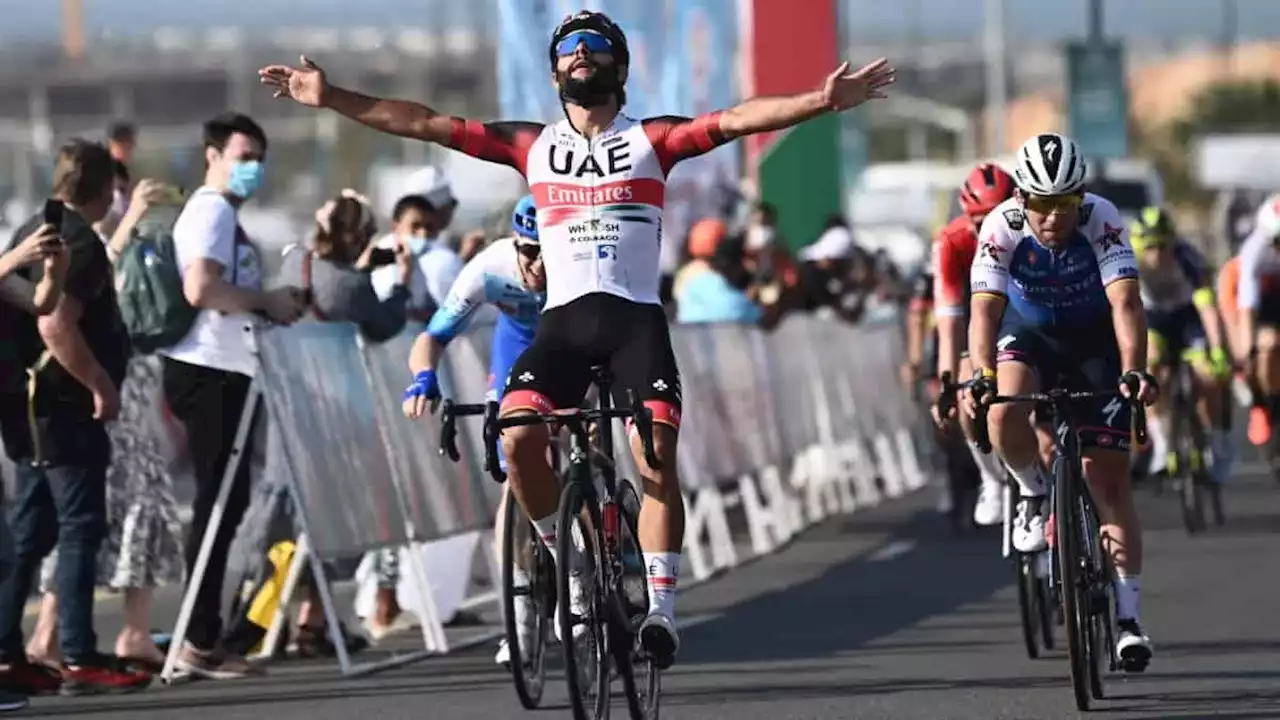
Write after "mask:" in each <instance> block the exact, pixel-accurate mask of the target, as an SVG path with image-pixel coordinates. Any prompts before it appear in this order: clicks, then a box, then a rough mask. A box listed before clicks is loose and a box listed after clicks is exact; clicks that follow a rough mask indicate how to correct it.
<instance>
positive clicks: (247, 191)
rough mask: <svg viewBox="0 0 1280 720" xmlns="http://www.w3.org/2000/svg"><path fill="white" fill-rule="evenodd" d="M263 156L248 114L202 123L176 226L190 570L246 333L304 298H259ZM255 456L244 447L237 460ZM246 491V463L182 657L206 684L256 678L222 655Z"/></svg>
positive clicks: (296, 308) (223, 455)
mask: <svg viewBox="0 0 1280 720" xmlns="http://www.w3.org/2000/svg"><path fill="white" fill-rule="evenodd" d="M266 149H267V138H266V135H265V134H264V133H263V131H262V128H261V127H259V126H258V124H257V123H256V122H254V121H253V120H252V119H251V118H249V117H247V116H245V115H239V114H234V113H227V114H224V115H219V116H218V117H216V118H214V119H212V120H210V121H208V122H206V123H205V125H204V154H205V162H206V164H207V166H208V169H207V170H206V172H205V181H204V186H203V187H201V188H200V189H199V190H197V191H196V192H195V193H194V194H192V196H191V199H190V200H189V201H188V202H187V204H186V206H185V207H184V208H183V210H182V214H181V215H179V216H178V220H177V222H176V223H175V224H174V227H173V239H174V244H175V247H176V251H177V258H178V264H179V267H180V268H181V269H182V286H183V293H184V294H185V295H186V297H187V300H188V302H190V303H191V304H192V305H193V306H195V307H197V308H199V309H200V313H199V315H198V316H197V318H196V321H195V324H194V325H193V326H192V327H191V331H190V332H189V333H187V336H186V337H185V338H183V339H182V340H181V341H179V342H178V343H177V344H176V345H174V346H173V347H171V348H168V349H166V350H163V351H162V352H161V354H162V355H164V356H165V360H164V393H165V399H166V400H167V401H168V403H169V407H170V408H171V409H172V410H173V414H174V415H175V416H176V417H177V418H178V419H179V420H181V421H182V423H183V424H184V425H186V427H187V445H188V447H187V450H188V452H189V453H190V457H191V463H192V466H193V468H194V471H195V476H196V497H195V502H194V503H193V507H192V510H193V518H192V524H191V534H190V536H189V537H188V538H187V546H186V552H187V568H188V571H190V570H191V568H192V567H193V566H194V564H195V559H196V555H197V553H198V552H199V550H200V545H201V542H202V540H203V537H204V532H205V528H206V527H207V526H208V522H209V516H210V514H211V512H212V510H213V504H214V499H215V498H216V497H217V495H218V488H219V485H220V484H221V483H222V476H223V473H224V472H225V470H226V467H227V463H228V462H229V460H230V457H231V450H232V447H233V445H234V442H235V436H236V430H237V428H238V427H239V423H240V417H241V414H242V413H243V412H244V406H245V402H246V401H247V399H248V394H249V385H250V383H251V381H252V378H253V374H254V369H255V363H254V359H253V356H252V354H251V353H250V351H249V345H248V342H247V340H248V337H247V335H248V329H249V328H250V327H251V326H252V325H253V324H254V323H255V322H258V319H257V318H259V317H265V318H267V319H270V320H272V321H274V322H276V323H282V324H287V323H291V322H293V321H295V320H297V319H298V317H299V316H301V314H302V312H303V310H304V302H303V297H304V296H303V293H302V291H301V290H300V289H298V288H292V287H285V288H280V289H277V290H272V291H264V290H263V289H262V271H261V265H260V263H259V258H258V254H257V252H256V250H255V249H254V247H253V246H252V245H251V244H250V243H249V239H248V237H247V236H246V235H245V234H244V231H243V230H242V229H241V228H240V225H239V223H238V221H237V212H238V210H239V208H240V206H241V205H242V204H243V203H244V201H245V200H247V199H248V198H250V197H252V196H253V194H254V193H255V192H257V190H258V188H259V186H260V185H261V184H262V178H263V165H262V160H263V156H264V155H265V153H266ZM250 435H252V434H250ZM250 454H251V448H249V447H245V448H244V452H243V453H241V454H240V455H239V456H238V457H248V456H249V455H250ZM249 489H250V486H249V463H241V464H240V467H239V470H238V472H237V473H236V477H235V484H234V485H233V487H232V490H231V495H230V497H229V498H228V500H227V504H226V507H225V509H224V512H225V514H224V516H223V519H222V523H221V525H220V526H219V530H218V534H217V537H216V539H215V541H214V545H213V553H212V554H211V555H210V558H209V564H208V566H207V567H206V569H205V575H204V578H203V581H202V582H201V584H200V591H199V594H198V595H197V597H196V602H195V607H194V608H193V610H192V614H191V623H190V626H189V628H188V631H187V642H186V644H185V645H184V646H183V647H182V649H181V654H180V655H179V657H178V668H179V669H181V670H185V671H187V672H190V673H192V674H193V675H198V676H200V677H205V678H211V679H229V678H235V677H243V676H245V675H248V674H250V673H251V668H250V666H249V665H248V663H246V662H245V661H244V659H243V658H234V657H226V656H224V655H223V654H222V653H221V652H220V651H219V650H218V648H219V645H220V643H219V639H220V637H221V634H222V620H221V615H222V613H221V596H222V584H223V576H224V575H225V574H226V562H227V554H228V553H227V551H228V549H229V547H230V545H231V540H232V538H233V537H234V536H235V532H236V528H237V527H238V526H239V525H240V519H241V517H242V516H243V515H244V511H245V508H246V507H247V506H248V503H249Z"/></svg>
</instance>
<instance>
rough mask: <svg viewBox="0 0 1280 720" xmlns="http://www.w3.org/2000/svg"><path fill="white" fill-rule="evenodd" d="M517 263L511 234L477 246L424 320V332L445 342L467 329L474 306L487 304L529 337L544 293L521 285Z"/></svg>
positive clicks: (478, 307)
mask: <svg viewBox="0 0 1280 720" xmlns="http://www.w3.org/2000/svg"><path fill="white" fill-rule="evenodd" d="M519 263H520V261H519V260H518V259H517V258H516V243H515V239H514V238H502V239H501V240H497V241H495V242H494V243H493V244H492V245H490V246H489V247H487V248H485V249H484V250H481V251H480V253H479V254H478V255H476V256H475V257H473V258H471V261H470V262H468V263H467V265H466V267H464V268H462V272H461V273H459V275H458V279H457V280H456V281H455V282H454V283H453V287H451V288H449V295H448V296H447V297H446V298H445V300H444V302H443V303H441V304H440V309H439V310H437V311H436V313H435V315H433V316H432V317H431V322H430V323H428V324H427V333H428V334H429V335H431V336H432V337H434V338H436V339H437V340H440V341H441V342H449V341H450V340H452V339H453V338H455V337H457V336H458V335H459V334H460V333H461V332H462V331H464V330H466V329H467V325H468V324H469V323H470V322H471V318H472V317H473V316H474V315H475V313H476V311H477V310H479V309H480V308H481V307H483V306H484V305H486V304H489V305H493V306H494V307H496V308H498V310H499V311H501V312H502V314H503V315H506V316H507V317H508V318H510V320H511V322H512V323H513V324H514V325H516V326H518V327H519V328H520V330H521V332H522V333H524V334H525V335H527V336H528V337H530V338H532V337H533V332H534V330H535V329H536V328H537V327H538V315H539V313H541V312H542V303H543V299H544V295H543V294H542V293H541V292H537V291H534V290H530V289H529V288H527V287H525V285H524V280H523V279H522V278H521V277H520V264H519Z"/></svg>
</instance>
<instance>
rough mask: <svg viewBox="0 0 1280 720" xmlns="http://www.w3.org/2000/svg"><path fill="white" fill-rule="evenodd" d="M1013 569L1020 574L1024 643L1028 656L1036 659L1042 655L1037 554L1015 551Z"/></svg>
mask: <svg viewBox="0 0 1280 720" xmlns="http://www.w3.org/2000/svg"><path fill="white" fill-rule="evenodd" d="M1013 570H1014V572H1015V573H1017V576H1018V577H1017V581H1018V617H1019V619H1020V620H1021V621H1022V644H1023V645H1024V646H1025V647H1026V649H1027V657H1029V658H1031V659H1032V660H1035V659H1036V658H1038V657H1040V647H1039V646H1038V645H1037V644H1036V631H1037V630H1038V626H1039V623H1040V615H1041V613H1040V606H1039V604H1040V603H1039V601H1040V594H1039V593H1038V592H1037V589H1038V588H1037V587H1036V586H1037V584H1038V580H1037V579H1036V576H1035V555H1025V554H1023V553H1014V555H1013Z"/></svg>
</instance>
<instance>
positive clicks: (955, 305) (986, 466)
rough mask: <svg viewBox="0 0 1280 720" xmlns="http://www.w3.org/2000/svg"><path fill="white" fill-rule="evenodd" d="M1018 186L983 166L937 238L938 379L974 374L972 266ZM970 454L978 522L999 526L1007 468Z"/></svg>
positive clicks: (967, 427)
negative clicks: (986, 229) (990, 218)
mask: <svg viewBox="0 0 1280 720" xmlns="http://www.w3.org/2000/svg"><path fill="white" fill-rule="evenodd" d="M1013 188H1014V185H1013V178H1012V177H1010V176H1009V173H1007V172H1005V171H1004V170H1002V169H1001V168H1000V166H999V165H996V164H994V163H982V164H980V165H978V166H977V167H975V168H974V169H973V170H972V171H970V172H969V175H968V176H967V177H966V178H965V181H964V184H963V185H961V187H960V209H961V210H962V211H963V214H962V215H960V216H959V217H957V218H956V219H954V220H952V221H951V222H950V223H948V224H947V226H946V227H944V228H943V229H942V230H941V231H940V232H939V233H938V236H937V238H935V239H934V242H933V249H932V252H931V255H932V258H931V262H932V266H933V267H932V273H931V274H932V280H933V283H932V288H931V289H930V294H931V295H932V298H933V316H934V320H935V322H936V325H937V342H938V346H937V356H938V368H937V370H938V377H943V376H944V375H946V374H950V376H951V378H952V379H953V382H954V381H955V380H957V379H961V378H968V377H969V376H970V375H972V374H973V367H972V366H971V365H970V363H969V356H968V353H966V352H965V351H964V350H965V340H966V338H965V331H966V329H967V322H968V310H969V268H970V267H971V266H972V265H973V257H974V254H975V253H976V251H977V247H978V228H980V227H982V222H983V221H984V220H985V219H986V217H987V215H988V214H990V213H991V211H992V210H994V209H995V208H996V207H997V206H998V205H1000V203H1002V202H1004V201H1005V200H1008V199H1009V198H1010V197H1013ZM914 307H915V305H914V303H913V308H914ZM913 339H914V338H913ZM939 399H940V400H942V399H941V398H939ZM939 408H940V406H939V404H935V405H934V406H933V416H934V422H936V423H937V424H938V426H939V427H944V426H945V424H946V423H947V422H948V421H949V420H950V417H943V416H942V415H941V413H940V412H939ZM949 414H950V413H949ZM960 426H961V429H962V431H963V432H964V435H965V437H966V438H967V439H969V440H970V441H972V440H973V424H972V422H971V421H970V420H969V417H968V415H964V414H962V415H961V417H960ZM969 450H970V452H971V453H972V454H973V459H974V462H975V463H976V464H977V466H978V470H979V471H980V472H981V473H982V488H981V490H980V492H979V493H978V502H977V503H976V504H975V505H974V508H973V521H974V522H975V523H977V524H978V525H998V524H1000V522H1001V521H1002V520H1003V518H1004V503H1003V500H1004V493H1003V489H1004V476H1005V471H1004V467H1003V466H1002V465H1001V464H1000V460H999V458H997V457H995V456H994V455H987V454H983V453H981V452H978V450H977V448H976V447H974V446H973V444H972V442H970V443H969Z"/></svg>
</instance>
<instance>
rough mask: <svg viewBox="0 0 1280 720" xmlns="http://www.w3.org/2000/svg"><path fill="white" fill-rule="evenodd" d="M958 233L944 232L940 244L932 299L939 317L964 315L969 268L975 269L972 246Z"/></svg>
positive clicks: (939, 240) (938, 245)
mask: <svg viewBox="0 0 1280 720" xmlns="http://www.w3.org/2000/svg"><path fill="white" fill-rule="evenodd" d="M958 236H959V233H955V232H947V231H946V230H944V231H943V233H942V235H941V236H939V238H938V244H937V251H938V254H937V267H935V268H934V273H933V295H934V299H935V302H936V303H937V308H936V309H935V311H934V312H935V313H936V314H937V315H939V316H952V317H954V316H957V315H963V314H964V305H965V302H966V301H967V300H968V294H969V267H970V266H971V265H973V255H974V248H973V244H972V243H965V242H963V240H964V238H963V237H958Z"/></svg>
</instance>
